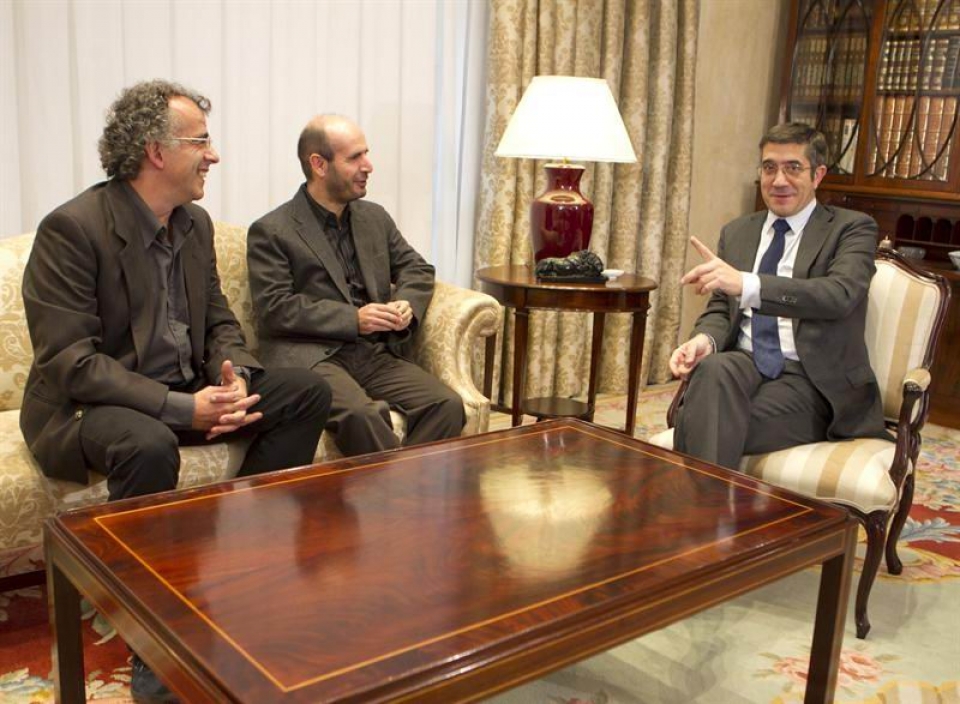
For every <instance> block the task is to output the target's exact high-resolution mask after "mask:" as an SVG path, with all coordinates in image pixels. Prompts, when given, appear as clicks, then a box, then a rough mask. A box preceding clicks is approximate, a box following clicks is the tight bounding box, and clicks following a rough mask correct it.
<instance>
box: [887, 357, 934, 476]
mask: <svg viewBox="0 0 960 704" xmlns="http://www.w3.org/2000/svg"><path fill="white" fill-rule="evenodd" d="M929 388H930V370H928V369H925V368H924V367H917V368H916V369H911V370H910V371H908V372H907V373H906V374H904V375H903V401H902V402H901V404H900V415H899V417H898V418H897V427H896V443H897V449H896V453H895V455H894V461H893V463H892V464H891V466H890V477H891V479H893V481H894V483H895V484H896V485H897V487H898V488H899V487H901V486H902V484H903V480H904V478H905V477H906V474H907V470H908V468H909V464H913V465H915V464H916V462H917V456H918V455H919V454H920V430H921V429H922V428H923V423H924V421H925V420H926V417H927V404H928V403H929V399H928V389H929Z"/></svg>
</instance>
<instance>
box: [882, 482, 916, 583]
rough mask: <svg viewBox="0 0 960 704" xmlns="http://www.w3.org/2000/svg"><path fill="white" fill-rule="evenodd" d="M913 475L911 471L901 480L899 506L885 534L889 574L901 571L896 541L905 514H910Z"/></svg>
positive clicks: (905, 516) (905, 519)
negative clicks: (901, 489) (888, 530)
mask: <svg viewBox="0 0 960 704" xmlns="http://www.w3.org/2000/svg"><path fill="white" fill-rule="evenodd" d="M913 477H914V475H913V474H912V473H911V474H910V475H909V476H908V477H907V478H906V479H905V480H904V481H903V494H902V496H901V497H900V506H899V507H898V508H897V512H896V514H894V516H893V521H891V523H890V532H889V533H888V534H887V571H888V572H889V573H890V574H900V573H901V572H903V563H902V562H901V561H900V556H899V555H897V541H899V540H900V531H902V530H903V524H904V523H906V522H907V516H908V515H909V514H910V507H911V506H913Z"/></svg>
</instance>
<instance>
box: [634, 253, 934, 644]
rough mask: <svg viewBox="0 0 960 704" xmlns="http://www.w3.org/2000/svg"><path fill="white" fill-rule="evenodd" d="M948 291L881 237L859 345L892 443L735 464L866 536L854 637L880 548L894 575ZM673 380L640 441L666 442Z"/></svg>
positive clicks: (808, 448)
mask: <svg viewBox="0 0 960 704" xmlns="http://www.w3.org/2000/svg"><path fill="white" fill-rule="evenodd" d="M949 298H950V289H949V287H948V286H947V283H946V281H945V280H944V279H943V277H941V276H938V275H935V274H928V273H926V272H922V271H919V270H917V269H915V268H914V267H913V266H911V265H910V264H909V263H908V262H906V261H905V260H904V259H903V258H902V257H901V256H900V254H899V253H897V252H896V251H895V250H893V249H891V248H890V245H889V242H888V241H887V240H884V243H883V244H881V245H880V249H879V250H878V252H877V273H876V276H874V278H873V281H872V282H871V284H870V292H869V302H868V306H867V328H866V329H867V332H866V335H867V349H868V350H869V353H870V362H871V364H872V366H873V370H874V372H875V374H876V376H877V383H878V384H879V386H880V393H881V396H882V399H883V414H884V417H885V418H886V420H887V425H888V427H889V428H890V429H891V431H893V432H895V433H896V442H895V443H893V442H889V441H886V440H878V439H873V438H867V439H859V440H846V441H843V442H817V443H811V444H809V445H799V446H797V447H793V448H790V449H787V450H780V451H779V452H771V453H769V454H766V455H749V456H745V457H744V458H743V461H742V462H741V464H740V470H741V471H742V472H744V473H746V474H749V475H750V476H752V477H756V478H757V479H762V480H764V481H767V482H770V483H771V484H776V485H777V486H782V487H785V488H787V489H792V490H793V491H797V492H799V493H801V494H806V495H808V496H815V497H817V498H819V499H824V500H826V501H831V502H833V503H835V504H839V505H841V506H845V507H846V508H848V509H849V510H850V512H851V514H853V515H854V516H855V517H856V518H857V520H858V521H860V523H861V525H863V527H864V529H865V531H866V534H867V551H866V556H865V557H864V561H863V571H862V573H861V575H860V583H859V586H858V587H857V603H856V607H855V618H856V625H857V637H858V638H865V637H866V635H867V632H868V631H869V630H870V620H869V618H867V600H868V599H869V597H870V589H871V588H872V587H873V582H874V579H875V578H876V576H877V570H878V569H879V567H880V559H881V557H882V556H883V553H884V546H885V547H886V559H887V570H888V571H889V572H890V573H891V574H900V572H901V570H902V569H903V565H902V563H901V562H900V558H899V557H898V556H897V540H898V538H899V537H900V530H901V529H902V528H903V524H904V522H905V521H906V520H907V514H908V513H909V512H910V506H911V503H912V502H913V482H914V470H915V467H916V463H917V457H918V455H919V454H920V430H921V429H922V428H923V424H924V423H925V422H926V419H927V410H928V407H929V403H930V399H929V388H930V364H931V363H932V361H933V355H934V351H935V348H936V344H937V339H938V338H939V336H940V331H941V329H942V328H943V324H944V319H945V317H946V312H947V304H948V303H949ZM685 386H686V385H685V384H681V386H680V389H679V390H678V391H677V395H676V397H675V398H674V399H673V403H672V404H671V406H670V410H669V411H668V414H667V424H668V425H669V426H670V428H671V429H670V430H667V431H665V432H663V433H659V434H658V435H655V436H654V437H652V438H650V442H652V443H654V444H655V445H659V446H660V447H666V448H672V447H673V430H672V428H673V425H674V420H675V417H676V412H677V409H678V408H679V404H680V399H681V398H682V397H683V392H684V389H685Z"/></svg>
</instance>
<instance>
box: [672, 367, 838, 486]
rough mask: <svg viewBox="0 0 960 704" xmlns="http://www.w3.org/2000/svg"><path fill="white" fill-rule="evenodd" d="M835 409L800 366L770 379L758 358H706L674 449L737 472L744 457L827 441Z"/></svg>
mask: <svg viewBox="0 0 960 704" xmlns="http://www.w3.org/2000/svg"><path fill="white" fill-rule="evenodd" d="M830 418H831V411H830V404H829V403H828V402H827V400H826V398H824V396H823V395H822V394H821V393H820V392H819V391H817V389H816V387H815V386H814V385H813V383H812V382H811V381H810V379H809V378H808V377H807V375H806V373H805V372H804V371H803V366H802V365H801V364H800V363H799V362H794V361H792V360H787V361H786V368H785V369H784V372H783V374H782V375H781V376H780V377H779V378H777V379H766V378H764V377H763V376H762V375H761V374H760V372H758V371H757V368H756V366H755V365H754V363H753V357H752V356H750V355H749V354H748V353H746V352H741V351H732V352H720V353H716V354H711V355H707V356H706V357H704V358H703V360H702V361H701V362H700V364H698V365H697V367H696V369H694V371H693V373H692V374H691V376H690V383H689V385H688V386H687V390H686V393H685V394H684V397H683V404H682V405H681V407H680V412H679V414H678V416H677V425H676V428H675V429H674V435H673V446H674V448H675V449H677V450H679V451H680V452H685V453H687V454H688V455H693V456H694V457H698V458H700V459H702V460H706V461H707V462H713V463H714V464H718V465H720V466H722V467H728V468H730V469H737V468H738V467H739V466H740V460H741V458H742V457H743V455H755V454H761V453H766V452H774V451H776V450H783V449H785V448H788V447H794V446H795V445H803V444H806V443H810V442H818V441H820V440H826V438H827V427H828V425H829V423H830Z"/></svg>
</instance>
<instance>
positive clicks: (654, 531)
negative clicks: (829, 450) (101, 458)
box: [47, 420, 855, 702]
mask: <svg viewBox="0 0 960 704" xmlns="http://www.w3.org/2000/svg"><path fill="white" fill-rule="evenodd" d="M853 531H854V529H853V528H851V524H850V523H849V522H848V519H847V516H846V513H845V512H843V511H841V510H839V509H837V508H834V507H830V506H827V505H825V504H821V503H819V502H816V501H813V500H809V499H805V498H802V497H799V496H797V495H794V494H792V493H789V492H786V491H783V490H780V489H777V488H774V487H771V486H768V485H765V484H762V483H760V482H757V481H754V480H752V479H750V478H749V477H746V476H743V475H740V474H736V473H733V472H728V471H726V470H723V469H720V468H717V467H713V466H710V465H707V464H704V463H701V462H697V461H695V460H692V459H690V458H686V457H684V456H681V455H679V454H677V453H674V452H670V451H667V450H662V449H659V448H656V447H653V446H651V445H648V444H646V443H643V442H640V441H637V440H634V439H631V438H628V437H625V436H624V435H623V434H620V433H616V432H612V431H608V430H604V429H601V428H598V427H596V426H593V425H590V424H588V423H583V422H579V421H573V420H563V421H551V422H547V423H541V424H537V425H535V426H524V427H520V428H513V429H511V430H508V431H502V432H497V433H489V434H485V435H476V436H471V437H466V438H459V439H456V440H452V441H446V442H442V443H433V444H429V445H423V446H419V447H413V448H409V449H403V450H399V451H392V452H386V453H380V454H376V455H368V456H364V457H359V458H352V459H345V460H339V461H335V462H330V463H326V464H322V465H316V466H314V467H308V468H302V469H296V470H288V471H284V472H278V473H273V474H270V475H264V476H260V477H252V478H246V479H242V480H234V481H232V482H226V483H221V484H217V485H212V486H208V487H204V488H200V489H193V490H186V491H181V492H171V493H167V494H160V495H154V496H151V497H144V498H140V499H134V500H128V501H124V502H117V503H113V504H106V505H102V506H97V507H93V508H89V509H85V510H80V511H76V512H71V513H67V514H64V515H61V516H59V517H58V518H56V519H53V520H52V521H51V522H50V523H49V524H48V530H47V548H48V561H49V562H50V563H51V564H52V565H54V566H55V568H56V574H58V575H59V574H62V575H63V576H64V577H65V578H66V579H67V580H68V581H69V583H70V584H72V585H73V586H75V587H76V588H77V589H79V590H80V592H82V593H84V594H85V595H87V597H88V598H89V599H90V600H91V601H92V602H93V603H94V605H95V606H96V607H97V608H98V609H100V610H101V612H102V613H103V615H104V616H105V617H107V618H108V620H110V621H111V622H112V623H113V624H114V625H115V626H116V627H117V629H118V632H119V633H120V635H121V636H122V637H123V638H124V639H125V640H126V641H127V642H128V643H129V644H130V645H131V647H132V648H133V649H134V650H136V651H137V652H138V653H140V655H141V656H142V657H143V658H144V659H145V660H146V661H147V662H148V663H149V664H150V665H151V667H153V668H154V669H155V671H156V672H157V673H158V675H160V676H161V678H162V679H164V680H165V681H166V682H168V683H169V684H170V685H171V687H173V688H174V689H175V690H176V691H178V692H179V693H180V694H181V695H182V696H183V697H184V699H186V700H188V701H191V702H193V701H205V700H210V701H214V700H220V701H223V700H234V701H251V702H318V701H364V702H372V701H386V700H396V699H405V698H407V697H415V698H417V699H418V700H435V701H454V700H457V699H462V700H468V699H470V700H472V699H476V698H480V697H483V696H488V695H490V694H492V693H493V692H495V691H498V690H501V689H505V688H508V687H510V686H513V685H515V684H518V683H520V682H522V681H525V680H529V679H532V678H535V677H537V676H539V675H541V674H543V673H545V672H547V671H549V670H552V669H556V668H558V667H561V666H563V665H565V664H567V663H569V662H572V661H575V660H578V659H581V658H583V657H586V656H587V655H590V654H593V653H595V652H598V651H600V650H603V649H606V648H609V647H612V646H613V645H616V644H617V643H620V642H623V641H625V640H628V639H630V638H632V637H635V636H636V635H639V634H642V633H644V632H648V631H650V630H653V629H655V628H659V627H661V626H663V625H665V624H666V623H669V622H671V621H674V620H677V619H679V618H682V617H684V616H685V615H687V614H690V613H693V612H695V611H698V610H701V609H703V608H706V607H708V606H710V605H712V604H714V603H718V602H719V601H722V600H724V599H726V598H730V597H731V596H734V595H736V594H739V593H742V592H743V591H746V590H748V589H752V588H754V587H756V586H759V585H761V584H764V583H767V582H770V581H773V580H775V579H778V578H779V577H781V576H783V575H785V574H789V573H791V572H795V571H797V570H799V569H802V568H803V567H806V566H809V565H811V564H819V563H824V562H826V561H827V560H829V559H831V558H834V557H836V556H837V555H840V554H842V553H844V552H845V551H848V549H849V543H850V540H851V539H852V538H851V536H852V535H855V533H854V532H853ZM53 583H55V584H58V585H60V591H59V592H57V594H56V597H57V599H68V598H70V596H71V595H70V593H69V590H68V591H66V592H64V591H63V589H62V584H61V582H52V584H53ZM64 594H66V596H64ZM841 611H842V610H841ZM64 618H66V617H64ZM841 621H842V613H841ZM60 627H61V624H58V628H60ZM64 627H66V626H64ZM841 628H842V626H841ZM63 643H64V641H61V648H62V647H63ZM60 656H61V658H70V657H72V654H70V653H63V652H62V653H61V654H60ZM80 671H81V672H82V661H81V663H80ZM61 684H62V683H61Z"/></svg>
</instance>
